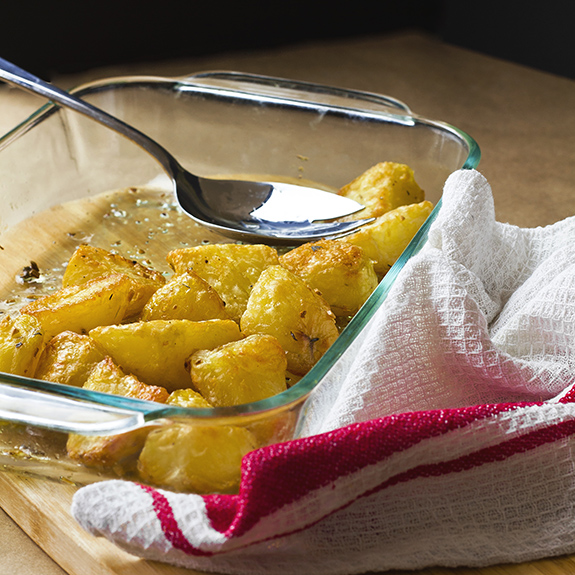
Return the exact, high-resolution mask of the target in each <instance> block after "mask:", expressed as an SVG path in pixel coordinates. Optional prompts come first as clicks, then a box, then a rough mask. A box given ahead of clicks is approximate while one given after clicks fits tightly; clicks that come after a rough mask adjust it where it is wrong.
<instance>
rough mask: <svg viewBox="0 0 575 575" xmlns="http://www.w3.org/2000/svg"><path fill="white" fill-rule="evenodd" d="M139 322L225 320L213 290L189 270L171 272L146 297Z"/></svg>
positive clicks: (218, 298)
mask: <svg viewBox="0 0 575 575" xmlns="http://www.w3.org/2000/svg"><path fill="white" fill-rule="evenodd" d="M140 319H141V320H142V321H149V320H152V319H189V320H192V321H203V320H206V319H229V316H228V314H227V313H226V310H225V306H224V302H223V301H222V298H221V297H220V296H219V295H218V293H217V292H216V290H215V289H214V288H213V287H212V286H211V285H210V284H209V283H208V282H207V281H205V280H203V279H202V278H201V277H200V276H199V275H197V274H196V273H194V272H193V271H187V272H185V273H183V274H179V275H175V276H174V277H173V278H172V279H171V280H170V281H168V282H167V283H166V284H165V285H164V286H162V287H161V288H159V289H158V290H157V291H156V292H155V293H154V294H153V295H152V297H151V298H150V299H149V300H148V302H147V303H146V305H145V306H144V309H143V310H142V314H141V316H140Z"/></svg>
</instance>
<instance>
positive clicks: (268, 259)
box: [166, 244, 279, 321]
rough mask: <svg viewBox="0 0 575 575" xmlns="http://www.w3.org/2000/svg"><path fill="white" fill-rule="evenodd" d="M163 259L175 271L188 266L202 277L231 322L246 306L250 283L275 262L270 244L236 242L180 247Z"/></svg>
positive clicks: (275, 257)
mask: <svg viewBox="0 0 575 575" xmlns="http://www.w3.org/2000/svg"><path fill="white" fill-rule="evenodd" d="M166 259H167V262H168V263H169V264H170V266H171V267H172V269H173V270H174V271H175V272H176V273H177V274H181V273H184V272H186V271H188V270H190V269H191V270H193V271H194V272H195V273H196V274H198V275H199V276H200V277H201V278H203V279H204V280H206V281H207V282H208V283H209V284H210V285H211V286H212V287H213V288H214V289H215V290H216V291H217V292H218V294H219V295H220V297H221V298H222V300H223V301H224V302H225V305H226V311H227V313H228V315H229V317H231V318H232V319H233V320H235V321H239V319H240V317H241V315H242V313H243V312H244V310H245V309H246V304H247V301H248V297H249V295H250V291H251V289H252V286H253V285H254V284H255V283H256V281H257V279H258V278H259V276H260V274H261V273H262V271H263V270H264V269H266V268H267V267H268V266H270V265H277V264H278V263H279V260H278V254H277V251H276V250H275V249H274V248H272V247H270V246H265V245H240V244H212V245H205V246H196V247H192V248H181V249H177V250H173V251H171V252H170V253H169V254H168V255H167V258H166Z"/></svg>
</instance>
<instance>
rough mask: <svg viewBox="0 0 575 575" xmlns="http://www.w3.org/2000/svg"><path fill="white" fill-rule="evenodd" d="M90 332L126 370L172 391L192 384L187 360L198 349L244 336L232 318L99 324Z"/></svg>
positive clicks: (212, 346)
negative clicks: (99, 325) (187, 368)
mask: <svg viewBox="0 0 575 575" xmlns="http://www.w3.org/2000/svg"><path fill="white" fill-rule="evenodd" d="M89 335H90V337H92V338H94V340H95V341H96V342H97V343H98V344H99V345H100V346H101V347H102V348H103V349H104V350H105V352H106V353H107V354H108V355H110V356H111V357H112V358H113V359H114V361H115V362H116V363H117V364H118V365H121V366H122V368H123V369H124V370H125V371H127V372H129V373H133V374H134V375H136V376H137V377H138V378H139V379H141V380H142V381H144V382H146V383H147V384H149V385H160V386H162V387H165V388H166V389H168V390H169V391H174V390H175V389H183V388H187V387H190V374H189V373H188V371H187V370H186V360H187V359H188V358H189V357H190V356H191V355H192V354H193V353H194V352H195V351H197V350H199V349H212V348H214V347H218V346H219V345H223V344H224V343H228V342H230V341H235V340H237V339H240V338H241V334H240V330H239V327H238V324H237V323H236V322H234V321H232V320H229V319H228V320H226V319H213V320H207V321H190V320H187V319H173V320H160V319H157V320H152V321H139V322H135V323H129V324H123V325H109V326H101V327H96V328H94V329H93V330H91V331H90V334H89Z"/></svg>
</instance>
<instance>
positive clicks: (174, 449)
mask: <svg viewBox="0 0 575 575" xmlns="http://www.w3.org/2000/svg"><path fill="white" fill-rule="evenodd" d="M256 447H257V445H256V442H255V439H254V437H253V435H252V433H250V432H249V431H248V430H247V429H244V428H242V427H234V426H224V425H221V426H217V427H216V426H207V425H206V426H203V425H189V424H184V423H174V424H172V425H170V426H169V427H165V428H160V429H156V430H154V431H152V433H150V434H149V435H148V437H147V439H146V443H145V444H144V448H143V449H142V452H141V453H140V458H139V460H138V470H139V472H140V475H141V477H142V479H143V480H144V481H147V482H150V483H152V484H154V485H158V486H160V487H164V488H168V489H171V490H174V491H191V492H195V493H213V492H219V493H225V492H234V491H236V490H237V488H238V485H239V482H240V470H241V461H242V457H243V456H244V455H245V454H246V453H248V452H249V451H252V450H253V449H255V448H256Z"/></svg>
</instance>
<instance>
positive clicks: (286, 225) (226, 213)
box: [0, 58, 373, 245]
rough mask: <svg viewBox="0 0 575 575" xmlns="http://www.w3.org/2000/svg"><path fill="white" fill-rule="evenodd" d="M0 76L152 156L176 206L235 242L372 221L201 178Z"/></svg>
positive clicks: (345, 208)
mask: <svg viewBox="0 0 575 575" xmlns="http://www.w3.org/2000/svg"><path fill="white" fill-rule="evenodd" d="M0 78H1V79H3V80H5V81H6V82H8V83H10V84H13V85H14V86H17V87H19V88H22V89H24V90H27V91H29V92H32V93H35V94H38V95H41V96H44V97H46V98H48V99H50V100H51V101H53V102H54V103H57V104H59V105H61V106H64V107H66V108H70V109H73V110H75V111H77V112H80V113H81V114H84V115H85V116H88V117H90V118H92V119H93V120H95V121H97V122H99V123H101V124H103V125H105V126H106V127H108V128H111V129H112V130H115V131H116V132H118V133H119V134H121V135H123V136H125V137H126V138H128V139H130V140H132V141H133V142H134V143H136V144H138V145H139V146H140V147H142V148H143V149H144V150H146V151H147V152H148V153H149V154H151V155H152V156H153V157H154V158H155V159H156V160H157V161H158V162H159V163H160V165H161V166H162V168H163V169H164V171H165V172H166V174H167V175H168V176H169V177H170V179H171V181H172V185H173V189H174V193H175V195H176V198H177V200H178V203H179V204H180V206H181V208H182V209H183V210H184V211H185V212H186V213H187V214H188V215H189V216H191V217H192V218H193V219H194V220H195V221H197V222H198V223H200V224H202V225H204V226H206V227H208V228H211V229H212V230H214V231H217V232H219V233H220V234H222V235H225V236H227V237H231V238H234V239H237V240H240V241H247V242H264V243H268V244H275V245H297V244H301V243H304V242H308V241H313V240H317V239H320V238H324V237H335V236H341V235H345V234H347V233H349V232H351V231H353V230H355V229H357V228H358V227H360V226H362V225H364V224H366V223H369V222H371V221H372V220H373V218H368V219H359V220H353V221H345V222H340V221H333V220H335V219H336V218H342V217H344V216H348V215H350V214H353V213H356V212H359V211H360V210H362V209H363V208H364V206H362V205H361V204H359V203H357V202H355V201H353V200H350V199H349V198H345V197H343V196H339V195H338V194H334V193H331V192H328V191H325V190H320V189H317V188H311V187H307V186H299V185H294V184H286V183H281V182H271V181H270V182H257V181H244V180H230V179H215V178H203V177H201V176H198V175H195V174H192V173H191V172H189V171H187V170H185V169H184V168H183V167H182V166H181V165H180V163H179V162H178V161H177V160H176V158H175V157H174V156H173V155H172V154H170V153H169V152H168V151H167V150H166V149H165V148H164V147H162V146H161V145H160V144H158V143H157V142H156V141H155V140H153V139H151V138H150V137H148V136H147V135H146V134H144V133H142V132H140V131H139V130H137V129H136V128H134V127H132V126H130V125H129V124H127V123H125V122H123V121H122V120H119V119H118V118H115V117H114V116H112V115H110V114H108V113H107V112H105V111H104V110H101V109H100V108H97V107H96V106H93V105H91V104H89V103H88V102H85V101H84V100H82V99H80V98H78V97H76V96H74V95H72V94H69V93H68V92H66V91H64V90H62V89H60V88H58V87H57V86H54V85H53V84H50V83H49V82H46V81H44V80H42V79H40V78H38V77H37V76H35V75H33V74H31V73H29V72H27V71H25V70H23V69H22V68H19V67H18V66H16V65H15V64H12V63H11V62H8V61H7V60H4V59H3V58H0Z"/></svg>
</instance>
